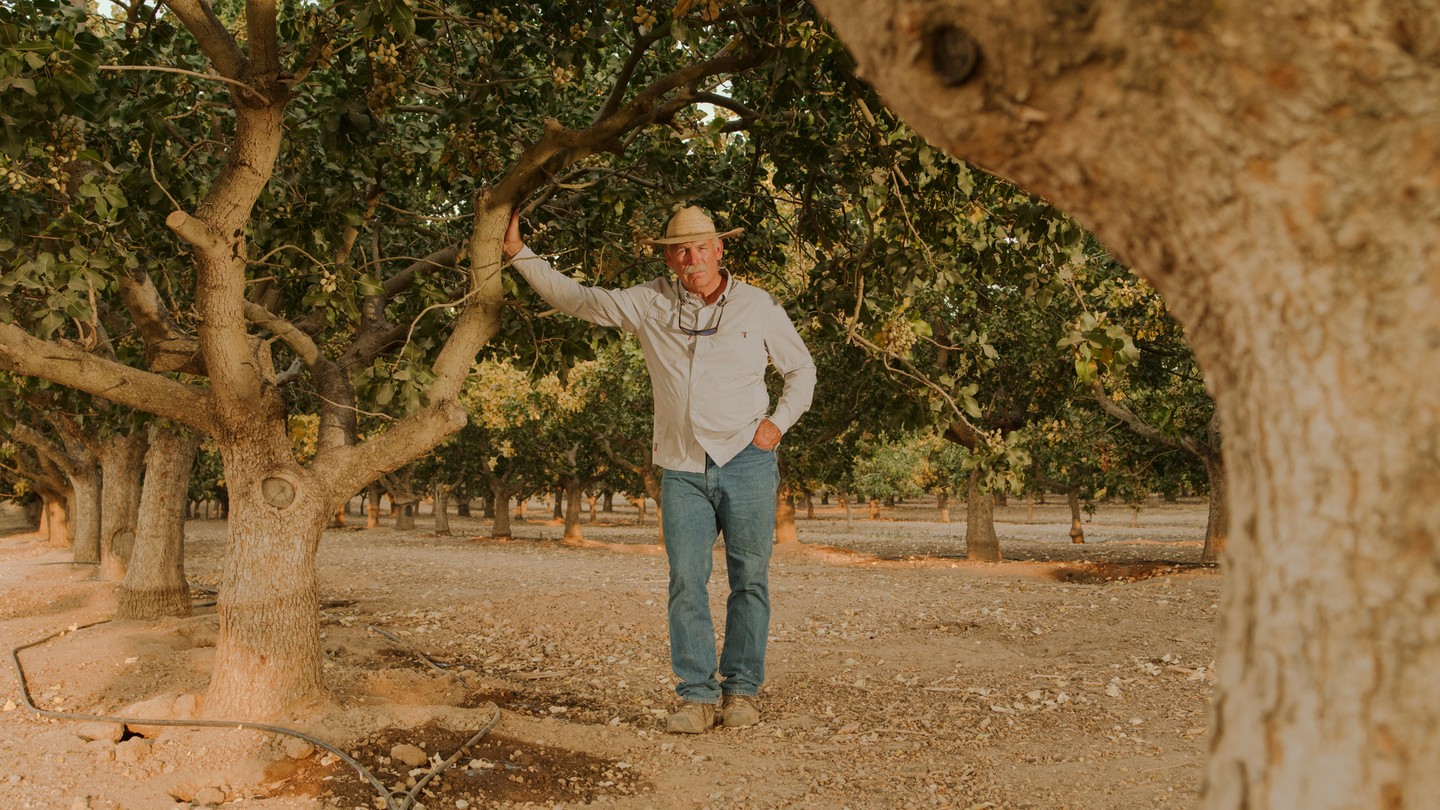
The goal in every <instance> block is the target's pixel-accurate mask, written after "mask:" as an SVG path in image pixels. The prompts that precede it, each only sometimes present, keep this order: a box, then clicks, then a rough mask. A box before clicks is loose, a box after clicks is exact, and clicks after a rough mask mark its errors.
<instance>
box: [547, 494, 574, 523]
mask: <svg viewBox="0 0 1440 810" xmlns="http://www.w3.org/2000/svg"><path fill="white" fill-rule="evenodd" d="M565 494H566V493H565V487H564V485H561V486H557V487H555V511H554V512H553V514H551V517H552V518H553V519H555V520H560V519H561V518H564V517H565ZM575 505H576V506H577V507H578V506H579V504H578V503H577V504H575ZM576 514H579V513H578V512H577V513H576Z"/></svg>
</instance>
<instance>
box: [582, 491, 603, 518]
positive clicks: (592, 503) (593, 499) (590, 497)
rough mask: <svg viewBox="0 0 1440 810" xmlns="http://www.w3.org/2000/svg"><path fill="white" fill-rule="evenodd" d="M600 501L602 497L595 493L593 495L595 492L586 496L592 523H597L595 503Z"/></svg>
mask: <svg viewBox="0 0 1440 810" xmlns="http://www.w3.org/2000/svg"><path fill="white" fill-rule="evenodd" d="M599 499H600V497H599V496H598V495H596V494H595V493H593V492H592V493H589V494H587V495H586V496H585V504H586V506H587V508H588V509H589V510H590V522H591V523H594V522H595V503H596V502H597V501H598V500H599Z"/></svg>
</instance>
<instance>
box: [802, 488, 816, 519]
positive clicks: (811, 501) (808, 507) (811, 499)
mask: <svg viewBox="0 0 1440 810" xmlns="http://www.w3.org/2000/svg"><path fill="white" fill-rule="evenodd" d="M804 497H805V519H806V520H814V519H815V493H813V492H811V491H810V490H808V489H807V490H805V496H804Z"/></svg>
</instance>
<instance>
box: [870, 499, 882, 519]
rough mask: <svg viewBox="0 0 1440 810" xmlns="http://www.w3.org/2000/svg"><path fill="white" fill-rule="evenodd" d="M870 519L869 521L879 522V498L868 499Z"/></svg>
mask: <svg viewBox="0 0 1440 810" xmlns="http://www.w3.org/2000/svg"><path fill="white" fill-rule="evenodd" d="M870 519H871V520H879V519H880V499H879V498H871V499H870Z"/></svg>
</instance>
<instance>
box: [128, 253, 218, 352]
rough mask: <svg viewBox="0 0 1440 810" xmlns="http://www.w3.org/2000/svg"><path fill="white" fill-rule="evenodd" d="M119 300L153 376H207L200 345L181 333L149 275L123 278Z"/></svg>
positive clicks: (191, 337) (189, 336)
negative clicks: (179, 373) (174, 373)
mask: <svg viewBox="0 0 1440 810" xmlns="http://www.w3.org/2000/svg"><path fill="white" fill-rule="evenodd" d="M120 300H122V301H124V302H125V309H126V311H127V312H129V313H130V320H131V322H132V323H134V324H135V328H136V330H137V331H139V333H140V341H141V343H142V344H144V346H145V362H146V363H147V364H148V365H149V366H150V370H151V371H154V372H166V371H183V372H185V373H186V374H196V375H200V376H203V375H204V374H205V362H204V360H203V358H201V357H200V342H199V341H198V340H196V339H195V337H194V336H193V335H188V334H186V333H185V332H183V331H181V329H180V327H179V326H178V325H177V324H176V323H175V320H174V318H173V317H172V316H171V315H170V310H169V308H168V307H166V306H165V302H164V301H162V300H161V299H160V291H159V290H157V289H156V288H155V284H154V282H153V281H152V280H151V279H150V274H149V273H147V272H145V271H143V270H140V271H136V272H135V273H126V274H124V275H122V276H121V277H120Z"/></svg>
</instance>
